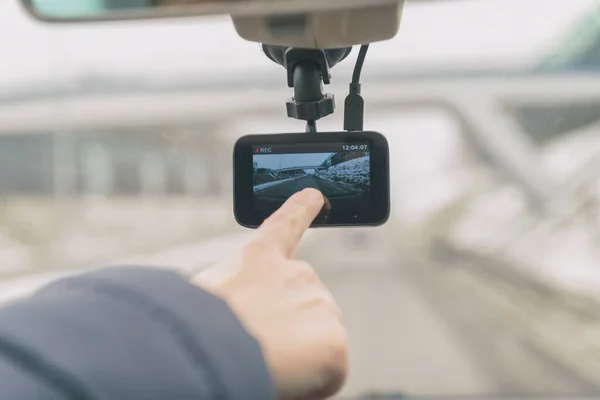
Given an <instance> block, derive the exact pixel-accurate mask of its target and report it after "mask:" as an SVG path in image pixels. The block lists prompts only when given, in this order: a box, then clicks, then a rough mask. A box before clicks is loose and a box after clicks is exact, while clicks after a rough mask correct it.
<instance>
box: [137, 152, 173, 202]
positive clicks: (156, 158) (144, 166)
mask: <svg viewBox="0 0 600 400" xmlns="http://www.w3.org/2000/svg"><path fill="white" fill-rule="evenodd" d="M140 183H141V188H142V194H155V195H160V194H164V193H165V191H166V183H167V171H166V166H165V161H164V159H163V158H162V157H161V155H160V154H158V153H148V154H146V155H145V156H144V158H143V159H142V163H141V164H140Z"/></svg>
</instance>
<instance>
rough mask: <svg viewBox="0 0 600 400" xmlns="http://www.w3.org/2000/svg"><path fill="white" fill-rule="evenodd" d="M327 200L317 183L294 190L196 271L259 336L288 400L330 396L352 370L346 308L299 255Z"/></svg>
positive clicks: (282, 394) (197, 279)
mask: <svg viewBox="0 0 600 400" xmlns="http://www.w3.org/2000/svg"><path fill="white" fill-rule="evenodd" d="M323 204H324V199H323V196H322V195H321V193H319V192H318V191H317V190H315V189H305V190H303V191H301V192H299V193H296V194H294V195H293V196H292V197H290V198H289V200H288V201H287V202H286V203H285V204H284V205H283V206H282V207H281V208H280V209H279V210H277V211H276V212H275V213H273V214H272V215H271V216H270V217H269V218H268V219H267V220H266V221H265V222H264V223H263V224H262V226H261V227H259V228H258V229H257V230H256V232H255V235H254V236H253V237H252V239H251V240H250V241H249V242H248V243H247V244H246V245H245V246H244V247H243V248H242V249H241V250H240V251H239V252H238V253H237V254H235V255H233V256H232V257H231V258H229V259H226V260H225V261H223V262H221V263H219V264H217V265H215V266H214V267H212V268H210V269H208V270H205V271H203V272H202V273H200V274H199V275H197V276H196V277H195V278H194V282H195V283H196V284H198V285H199V286H202V287H204V288H206V289H208V290H210V291H212V292H213V293H215V294H216V295H218V296H220V297H221V298H223V299H225V300H226V301H227V302H228V303H229V305H230V307H231V308H232V310H233V311H234V312H235V313H236V314H237V315H238V317H239V318H240V320H241V321H242V323H243V324H244V325H245V326H246V328H247V329H248V331H249V332H250V333H252V334H253V335H254V336H255V337H256V339H257V340H258V341H259V342H260V344H261V347H262V349H263V354H264V356H265V360H266V362H267V365H268V367H269V369H270V371H271V375H272V377H273V380H274V383H275V387H276V390H277V394H278V396H279V398H281V399H291V400H296V399H302V400H305V399H310V400H321V399H324V398H327V397H329V396H332V395H333V394H335V393H336V392H337V391H338V390H339V389H340V388H341V386H342V384H343V383H344V381H345V378H346V375H347V342H346V332H345V330H344V327H343V325H342V322H341V313H340V309H339V308H338V306H337V305H336V303H335V301H334V299H333V297H332V296H331V293H330V292H329V290H328V289H327V288H326V287H325V285H323V283H322V282H321V281H320V279H319V278H318V276H317V274H316V273H315V271H314V269H313V268H312V267H311V266H310V265H309V264H308V263H306V262H303V261H297V260H293V259H292V257H293V255H294V252H295V251H296V248H297V247H298V244H299V242H300V239H301V238H302V235H303V234H304V232H305V231H306V229H307V228H308V227H309V226H310V224H311V222H312V221H313V219H314V218H315V217H316V216H317V214H319V212H320V211H321V209H322V207H323Z"/></svg>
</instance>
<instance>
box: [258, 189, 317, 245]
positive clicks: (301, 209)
mask: <svg viewBox="0 0 600 400" xmlns="http://www.w3.org/2000/svg"><path fill="white" fill-rule="evenodd" d="M323 204H324V199H323V195H322V194H321V192H319V191H318V190H316V189H312V188H308V189H304V190H302V191H301V192H297V193H295V194H294V195H292V196H291V197H290V198H289V199H288V200H287V201H286V202H285V203H284V204H283V205H282V206H281V207H280V208H279V209H278V210H277V211H275V212H274V213H273V214H272V215H271V216H270V217H269V218H267V219H266V220H265V222H263V224H262V225H261V226H260V227H259V228H258V229H257V230H256V233H255V237H254V239H255V240H258V241H261V242H264V244H265V245H267V246H273V247H274V248H275V249H276V250H278V251H281V252H282V253H283V255H284V256H286V257H292V255H293V254H294V252H295V251H296V248H297V247H298V244H299V243H300V240H301V239H302V235H304V232H306V230H307V229H308V227H309V226H310V224H311V223H312V222H313V221H314V219H315V218H316V217H317V215H318V214H319V212H320V211H321V209H322V208H323Z"/></svg>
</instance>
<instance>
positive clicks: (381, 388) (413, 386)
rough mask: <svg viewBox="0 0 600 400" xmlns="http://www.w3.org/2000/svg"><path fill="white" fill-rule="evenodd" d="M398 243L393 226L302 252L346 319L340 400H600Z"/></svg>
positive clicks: (341, 233) (323, 237) (320, 242)
mask: <svg viewBox="0 0 600 400" xmlns="http://www.w3.org/2000/svg"><path fill="white" fill-rule="evenodd" d="M365 232H367V233H365ZM395 236H396V235H394V234H393V232H392V231H390V229H389V227H385V226H384V227H381V228H375V229H370V230H368V231H364V230H363V231H362V232H361V231H358V230H357V231H355V230H347V229H346V230H340V229H335V230H329V229H328V230H322V231H318V232H315V233H313V235H312V237H311V241H310V243H309V244H308V245H306V246H303V247H302V248H301V250H300V254H299V255H300V256H301V257H303V258H305V259H307V260H310V261H311V262H312V263H313V264H314V265H315V267H316V268H317V270H318V272H319V275H320V276H321V278H322V279H323V280H324V281H325V283H326V284H327V285H328V287H329V288H330V289H331V291H332V293H333V295H334V296H335V298H336V299H337V301H338V302H339V304H340V306H341V308H342V311H343V312H344V321H345V324H346V326H347V329H348V334H349V342H350V378H349V381H348V384H347V386H346V387H345V389H344V391H343V392H342V393H341V394H340V398H349V397H353V396H357V395H359V394H364V393H365V392H376V391H377V392H402V393H405V394H409V395H422V396H423V395H431V396H435V395H491V394H507V393H510V394H527V395H532V394H538V395H549V394H554V395H561V394H562V395H566V394H570V395H572V394H593V393H598V387H597V386H596V385H594V384H591V383H589V382H587V381H585V379H582V378H581V377H579V376H578V375H577V374H576V373H575V372H573V371H571V370H569V369H568V368H566V367H564V366H562V365H560V364H559V363H557V362H556V361H555V360H553V359H552V358H550V357H548V356H547V355H545V354H543V353H540V352H539V351H537V350H536V349H534V348H533V347H534V346H532V345H531V342H528V341H527V340H524V338H523V337H519V336H518V335H516V334H515V330H514V329H513V326H512V325H511V324H513V322H512V321H508V320H503V319H502V313H501V311H500V309H499V308H498V307H497V306H496V305H495V304H494V302H492V301H490V300H489V299H488V300H484V298H483V297H479V296H478V295H477V291H476V290H474V289H473V288H471V287H469V286H468V282H467V281H466V280H462V281H459V280H458V279H457V278H451V277H450V276H449V274H447V273H445V272H444V271H443V269H438V268H439V267H435V266H432V265H426V264H423V263H413V262H411V261H409V260H408V259H403V258H402V255H401V253H402V251H401V249H400V248H401V246H399V241H400V240H399V239H398V238H395ZM479 286H481V285H480V284H479ZM490 316H492V318H493V320H494V322H493V323H491V322H490V321H491V320H490ZM531 317H532V318H536V316H535V315H532V316H531ZM525 339H527V338H525Z"/></svg>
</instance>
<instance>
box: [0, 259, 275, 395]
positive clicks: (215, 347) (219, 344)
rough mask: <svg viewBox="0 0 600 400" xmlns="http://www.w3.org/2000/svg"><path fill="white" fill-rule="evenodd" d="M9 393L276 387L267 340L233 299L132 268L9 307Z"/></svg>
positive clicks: (245, 391) (79, 280)
mask: <svg viewBox="0 0 600 400" xmlns="http://www.w3.org/2000/svg"><path fill="white" fill-rule="evenodd" d="M5 369H6V371H7V373H6V374H5V373H2V372H4V370H5ZM0 398H2V399H9V398H10V399H20V398H23V399H25V398H27V399H42V400H55V399H56V400H58V399H60V400H67V399H68V400H114V399H128V400H138V399H139V400H142V399H143V400H154V399H157V400H164V399H170V400H179V399H181V400H183V399H186V400H187V399H190V400H192V399H193V400H203V399H207V400H212V399H231V400H237V399H240V400H241V399H243V400H253V399H256V400H269V399H274V398H275V394H274V390H273V384H272V382H271V378H270V376H269V373H268V370H267V367H266V365H265V362H264V359H263V356H262V352H261V349H260V346H259V344H258V342H257V341H256V340H255V339H254V338H253V337H252V336H250V335H249V334H248V333H247V332H246V331H245V329H244V327H243V326H242V325H241V323H240V322H239V320H238V319H237V318H236V316H235V315H234V314H233V312H232V311H231V310H230V309H229V307H228V306H227V304H226V303H225V302H224V301H222V300H220V299H218V298H216V297H215V296H213V295H211V294H209V293H207V292H205V291H203V290H201V289H199V288H197V287H196V286H193V285H191V284H189V283H188V282H187V281H186V280H185V279H184V278H183V277H182V276H180V275H178V274H176V273H172V272H168V271H163V270H154V269H148V268H140V267H124V268H109V269H104V270H100V271H97V272H93V273H89V274H86V275H82V276H79V277H75V278H69V279H65V280H62V281H59V282H57V283H54V284H52V285H50V286H48V287H46V288H44V289H42V290H41V291H39V292H38V293H37V294H36V295H34V296H33V297H31V298H29V299H27V300H25V301H22V302H20V303H17V304H14V305H12V306H9V307H7V308H4V309H1V310H0Z"/></svg>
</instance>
